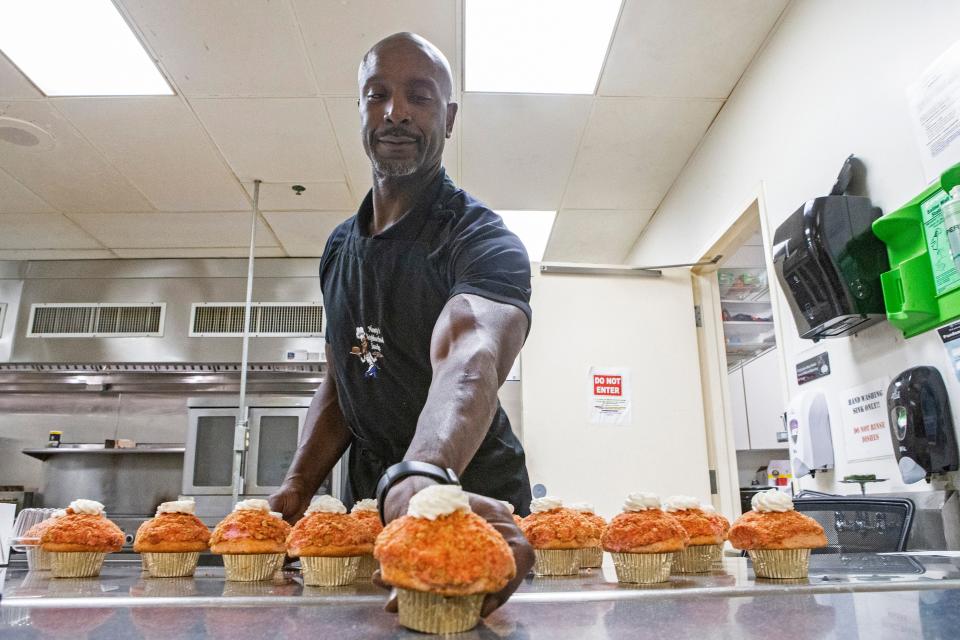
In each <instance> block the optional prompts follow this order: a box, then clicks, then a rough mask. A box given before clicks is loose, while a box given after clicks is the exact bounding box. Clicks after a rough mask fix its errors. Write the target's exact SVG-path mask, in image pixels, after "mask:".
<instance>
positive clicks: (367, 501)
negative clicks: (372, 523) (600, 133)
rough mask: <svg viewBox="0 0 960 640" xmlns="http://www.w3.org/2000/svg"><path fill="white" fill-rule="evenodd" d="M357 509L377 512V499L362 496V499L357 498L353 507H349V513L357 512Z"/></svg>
mask: <svg viewBox="0 0 960 640" xmlns="http://www.w3.org/2000/svg"><path fill="white" fill-rule="evenodd" d="M358 511H373V512H374V513H377V511H378V509H377V499H376V498H364V499H363V500H358V501H357V502H356V503H355V504H354V505H353V509H350V513H357V512H358Z"/></svg>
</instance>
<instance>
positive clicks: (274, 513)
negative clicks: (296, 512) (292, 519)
mask: <svg viewBox="0 0 960 640" xmlns="http://www.w3.org/2000/svg"><path fill="white" fill-rule="evenodd" d="M270 515H271V516H273V517H274V518H280V519H281V520H283V514H282V513H280V512H279V511H271V512H270Z"/></svg>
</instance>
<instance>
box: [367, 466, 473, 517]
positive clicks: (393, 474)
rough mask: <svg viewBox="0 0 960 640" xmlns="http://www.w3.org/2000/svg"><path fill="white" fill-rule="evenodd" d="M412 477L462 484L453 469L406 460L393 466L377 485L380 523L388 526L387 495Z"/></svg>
mask: <svg viewBox="0 0 960 640" xmlns="http://www.w3.org/2000/svg"><path fill="white" fill-rule="evenodd" d="M410 476H423V477H425V478H430V479H431V480H436V481H437V482H439V483H440V484H460V478H458V477H457V474H456V472H454V470H453V469H450V468H444V467H438V466H437V465H435V464H431V463H429V462H419V461H417V460H404V461H403V462H398V463H397V464H394V465H391V466H390V467H388V468H387V470H386V471H384V472H383V475H382V476H380V482H378V483H377V509H378V510H379V511H380V521H381V522H383V523H384V524H386V519H385V518H384V511H383V509H384V504H385V503H386V498H387V494H388V493H389V492H390V489H392V488H393V486H394V485H395V484H397V483H398V482H400V481H401V480H403V479H404V478H409V477H410Z"/></svg>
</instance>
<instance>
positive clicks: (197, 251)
mask: <svg viewBox="0 0 960 640" xmlns="http://www.w3.org/2000/svg"><path fill="white" fill-rule="evenodd" d="M113 253H115V254H116V255H117V257H118V258H246V257H247V256H248V255H249V254H250V251H249V249H248V248H247V247H206V248H196V247H193V248H190V247H188V248H185V249H181V248H176V247H171V248H167V249H114V250H113ZM254 255H255V256H256V257H258V258H284V257H286V253H284V251H283V249H281V248H280V247H257V249H256V251H255V252H254Z"/></svg>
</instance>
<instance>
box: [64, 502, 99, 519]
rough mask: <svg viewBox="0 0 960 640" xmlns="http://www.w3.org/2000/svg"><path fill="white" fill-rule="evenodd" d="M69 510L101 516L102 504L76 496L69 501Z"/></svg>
mask: <svg viewBox="0 0 960 640" xmlns="http://www.w3.org/2000/svg"><path fill="white" fill-rule="evenodd" d="M70 510H71V511H73V512H74V513H86V514H89V515H91V516H102V515H103V513H104V511H103V505H102V504H101V503H99V502H97V501H96V500H87V499H85V498H78V499H76V500H74V501H73V502H71V503H70Z"/></svg>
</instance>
